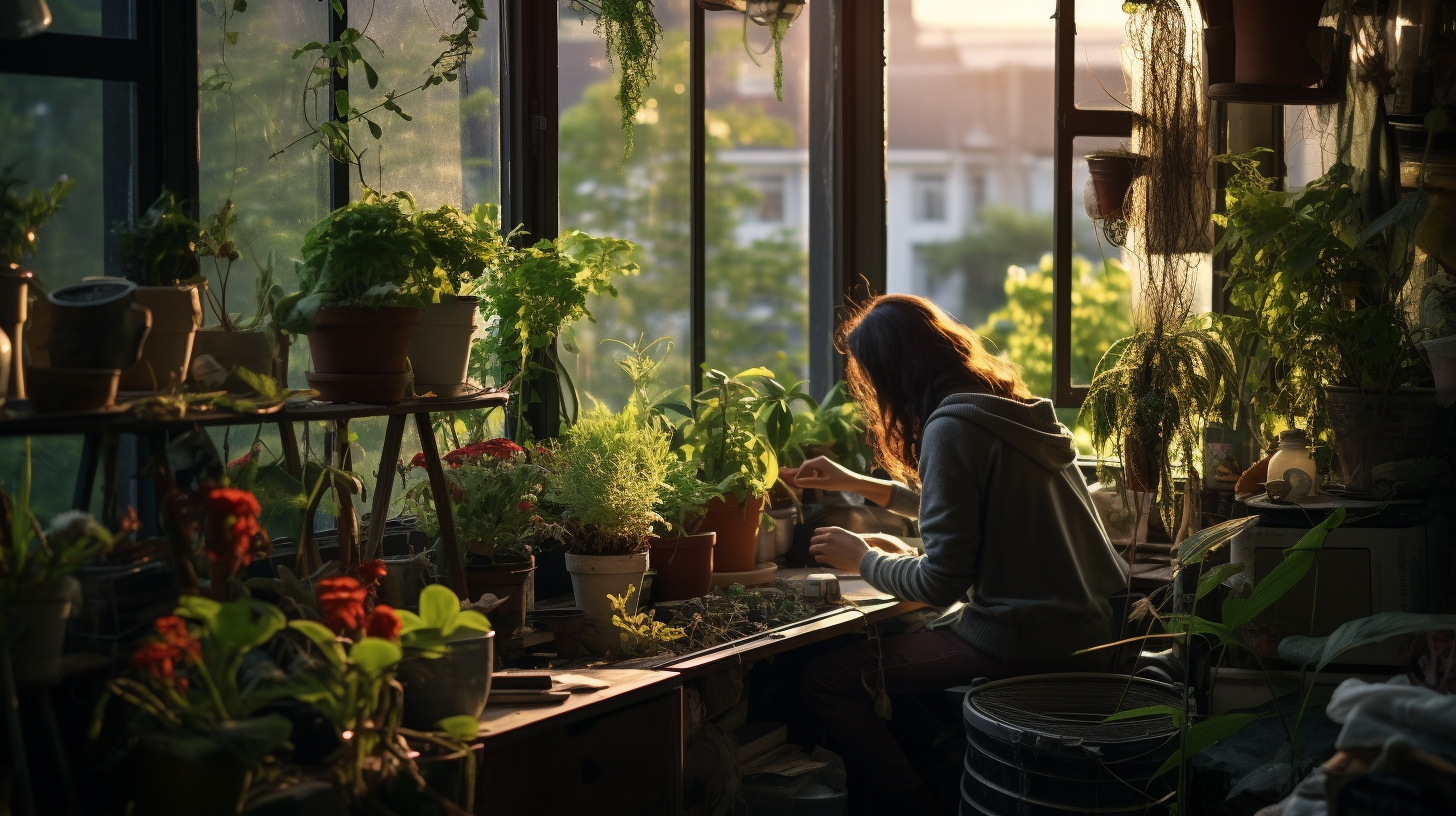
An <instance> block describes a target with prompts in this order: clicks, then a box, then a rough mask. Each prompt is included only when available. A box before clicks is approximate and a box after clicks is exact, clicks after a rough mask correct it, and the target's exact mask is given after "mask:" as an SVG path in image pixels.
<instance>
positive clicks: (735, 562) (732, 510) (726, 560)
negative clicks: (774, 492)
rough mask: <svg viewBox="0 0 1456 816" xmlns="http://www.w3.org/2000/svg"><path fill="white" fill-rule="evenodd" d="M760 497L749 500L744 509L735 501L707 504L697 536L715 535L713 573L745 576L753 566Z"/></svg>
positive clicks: (755, 556)
mask: <svg viewBox="0 0 1456 816" xmlns="http://www.w3.org/2000/svg"><path fill="white" fill-rule="evenodd" d="M763 506H764V497H762V496H757V497H755V498H752V499H749V500H748V503H747V504H746V505H745V504H743V503H741V502H739V501H738V497H737V496H734V495H732V494H729V495H728V496H727V497H725V498H721V499H714V500H712V501H710V502H708V506H707V508H706V511H705V512H704V514H703V523H702V524H701V525H699V526H698V532H699V533H717V534H718V540H717V543H716V544H714V545H713V571H714V572H748V571H750V570H752V569H753V568H754V566H755V564H756V563H757V556H758V517H759V515H760V514H762V513H763Z"/></svg>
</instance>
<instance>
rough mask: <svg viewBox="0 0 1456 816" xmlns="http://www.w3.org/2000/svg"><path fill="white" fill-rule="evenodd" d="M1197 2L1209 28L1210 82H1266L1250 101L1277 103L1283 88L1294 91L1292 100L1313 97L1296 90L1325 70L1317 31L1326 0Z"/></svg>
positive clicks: (1306, 99)
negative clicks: (1261, 92) (1258, 94)
mask: <svg viewBox="0 0 1456 816" xmlns="http://www.w3.org/2000/svg"><path fill="white" fill-rule="evenodd" d="M1200 5H1201V6H1202V8H1203V17H1204V20H1205V21H1206V23H1207V26H1208V28H1207V33H1206V35H1205V41H1206V43H1207V45H1208V53H1209V57H1208V59H1209V83H1210V84H1211V85H1222V84H1227V83H1238V84H1239V85H1257V86H1264V87H1263V88H1261V89H1260V90H1261V91H1263V95H1262V96H1260V97H1258V98H1257V99H1254V98H1250V99H1246V100H1245V101H1249V102H1254V101H1262V102H1264V103H1266V104H1267V103H1271V102H1276V101H1278V100H1279V98H1280V97H1279V94H1280V93H1281V92H1282V93H1283V94H1284V95H1285V96H1286V97H1288V96H1289V95H1290V94H1293V97H1292V98H1289V99H1288V101H1289V102H1291V103H1294V102H1300V101H1303V102H1309V101H1311V100H1309V99H1308V98H1301V97H1300V96H1299V94H1298V91H1300V90H1303V89H1306V88H1308V87H1309V86H1311V85H1313V84H1315V83H1317V82H1319V81H1320V80H1321V78H1322V77H1323V74H1324V70H1323V65H1322V60H1321V59H1320V56H1319V55H1318V54H1317V52H1316V49H1317V46H1318V42H1317V40H1316V31H1317V29H1318V27H1319V20H1320V13H1321V12H1322V11H1323V9H1324V6H1325V0H1285V1H1284V2H1278V3H1269V2H1264V0H1201V2H1200ZM1215 95H1217V94H1215ZM1220 98H1223V97H1221V96H1220Z"/></svg>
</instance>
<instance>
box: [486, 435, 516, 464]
mask: <svg viewBox="0 0 1456 816" xmlns="http://www.w3.org/2000/svg"><path fill="white" fill-rule="evenodd" d="M480 445H481V447H482V448H483V450H484V452H485V453H488V454H490V455H491V456H494V457H495V458H497V459H509V458H511V457H512V456H515V455H516V454H518V453H525V452H526V449H525V448H523V447H521V446H520V445H517V444H516V443H514V442H512V441H511V440H509V439H506V438H504V437H500V438H497V439H491V440H489V441H486V442H481V443H480Z"/></svg>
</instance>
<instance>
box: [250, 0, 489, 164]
mask: <svg viewBox="0 0 1456 816" xmlns="http://www.w3.org/2000/svg"><path fill="white" fill-rule="evenodd" d="M329 5H330V6H331V7H332V8H333V12H334V14H336V15H337V16H338V18H339V20H340V21H344V20H346V14H345V7H344V2H343V0H329ZM452 5H454V7H455V10H456V14H455V19H454V21H453V26H452V29H451V30H450V32H449V33H447V34H444V35H441V37H440V42H441V43H442V44H443V45H444V48H443V49H442V50H441V52H440V55H439V56H437V57H435V59H434V60H433V61H431V62H430V65H429V68H428V69H427V70H426V71H425V78H424V80H423V81H422V82H421V83H420V84H418V85H415V86H413V87H411V88H407V89H405V90H403V91H400V90H395V89H390V90H388V91H385V92H384V93H383V95H382V98H379V99H377V100H370V101H368V102H360V101H359V100H360V97H361V96H363V94H361V93H360V91H361V88H360V87H359V85H358V83H357V82H354V83H350V85H351V87H352V88H353V93H350V91H348V90H337V91H333V92H332V93H330V86H331V83H332V81H333V78H334V76H336V75H337V76H338V77H340V78H343V79H348V77H349V75H350V74H351V73H353V72H354V71H356V70H363V72H364V82H365V85H367V87H368V89H369V90H370V91H375V90H376V89H377V88H378V87H379V72H378V71H376V70H375V69H374V66H373V65H370V64H369V61H368V60H366V59H364V52H363V51H362V50H360V47H361V45H365V44H368V45H372V46H373V47H374V48H376V49H379V50H380V51H381V53H382V51H383V49H382V48H380V46H379V44H378V43H377V42H376V41H375V38H374V37H372V36H370V35H369V34H368V33H367V32H368V26H367V24H366V26H365V27H364V28H363V29H360V28H355V27H353V26H346V27H345V28H344V29H343V30H342V31H341V32H339V38H338V39H336V40H330V41H329V42H326V43H324V42H319V41H317V40H314V41H311V42H308V43H306V44H304V45H302V46H300V47H299V48H298V49H297V50H296V51H294V52H293V59H298V58H300V57H303V56H305V55H311V56H312V57H313V60H314V62H313V67H312V69H311V70H310V71H309V74H308V79H307V80H306V81H305V83H304V87H303V98H304V99H305V100H312V99H317V98H318V97H320V96H323V97H327V98H330V100H331V101H332V103H333V104H332V110H333V112H334V116H333V118H331V119H327V120H323V121H319V122H315V121H313V120H312V119H311V118H309V113H308V112H309V111H311V110H313V109H314V106H313V105H311V104H305V105H304V106H303V110H304V122H305V124H306V125H307V126H308V131H307V132H306V133H304V134H303V135H302V136H299V137H298V138H297V139H294V140H293V141H292V142H289V143H288V144H287V145H284V146H283V147H282V148H280V149H278V150H277V151H274V153H273V154H272V156H270V157H269V158H270V159H272V158H276V157H277V156H278V155H280V154H282V153H283V152H284V151H286V150H288V149H289V148H291V147H293V146H294V145H296V144H299V143H301V142H304V141H308V140H310V139H313V138H314V137H315V136H317V137H318V142H317V144H318V146H319V147H320V148H321V149H322V150H324V151H325V152H327V153H328V154H329V157H330V158H331V159H333V160H335V161H340V162H344V163H346V164H353V165H356V166H358V165H360V160H361V158H362V157H363V155H364V153H365V152H366V151H367V149H368V148H361V147H359V145H358V144H357V142H356V141H355V138H354V137H355V135H356V134H355V133H354V130H353V126H354V125H356V124H358V123H360V122H363V123H364V125H366V126H367V127H368V129H369V135H370V136H372V137H373V138H374V139H375V140H376V141H377V140H379V139H381V138H383V136H384V129H383V128H382V127H381V126H380V125H379V123H378V122H376V121H374V118H373V117H375V116H376V115H379V111H381V110H383V111H384V112H385V113H386V114H390V113H392V114H394V115H395V116H397V117H399V118H400V119H401V120H404V121H406V122H408V121H410V120H411V119H412V117H411V116H410V115H409V114H408V113H406V112H405V110H404V108H402V107H400V104H399V100H400V99H403V98H404V97H406V96H409V95H410V94H415V93H419V92H421V91H424V90H425V89H427V88H432V87H435V86H436V85H443V84H445V83H446V82H454V81H455V80H457V79H459V78H460V72H461V71H462V70H463V69H464V68H465V63H466V61H467V60H468V59H469V58H470V54H471V53H472V51H473V50H474V47H475V38H476V36H478V35H479V33H480V23H481V21H483V20H484V19H485V0H452ZM239 6H241V8H239ZM233 8H234V9H235V10H237V11H242V10H244V9H246V8H247V3H246V2H245V0H234V2H233ZM365 19H366V20H369V19H372V16H368V17H366V18H365ZM228 36H229V37H230V38H231V39H230V40H229V42H230V43H236V41H237V34H236V32H228ZM360 173H361V181H362V173H363V169H362V166H361V168H360ZM366 186H367V185H366Z"/></svg>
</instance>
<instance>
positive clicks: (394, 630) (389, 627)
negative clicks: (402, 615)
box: [364, 604, 400, 640]
mask: <svg viewBox="0 0 1456 816" xmlns="http://www.w3.org/2000/svg"><path fill="white" fill-rule="evenodd" d="M399 629H400V622H399V616H398V615H396V614H394V608H393V607H391V606H389V605H388V604H380V605H378V606H376V607H374V611H373V612H372V613H370V615H369V622H368V623H366V624H365V625H364V634H366V635H368V636H369V637H376V638H384V639H385V640H396V639H398V638H399Z"/></svg>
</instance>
